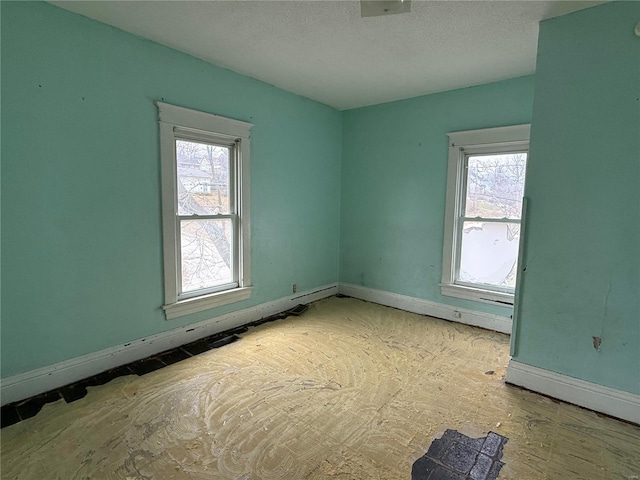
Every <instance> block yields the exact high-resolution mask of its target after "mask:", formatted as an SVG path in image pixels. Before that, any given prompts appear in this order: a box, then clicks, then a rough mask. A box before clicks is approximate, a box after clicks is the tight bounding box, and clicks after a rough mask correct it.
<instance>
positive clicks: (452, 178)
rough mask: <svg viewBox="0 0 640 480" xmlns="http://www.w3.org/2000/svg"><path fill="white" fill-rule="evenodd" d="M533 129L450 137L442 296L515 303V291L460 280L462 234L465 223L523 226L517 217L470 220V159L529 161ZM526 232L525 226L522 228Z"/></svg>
mask: <svg viewBox="0 0 640 480" xmlns="http://www.w3.org/2000/svg"><path fill="white" fill-rule="evenodd" d="M529 132H530V125H514V126H509V127H497V128H488V129H483V130H469V131H463V132H452V133H449V134H448V137H449V156H448V169H447V172H448V173H447V178H448V181H447V197H446V210H445V231H444V236H443V240H444V241H443V258H442V262H443V263H442V282H441V284H440V286H441V293H442V294H443V295H446V296H454V297H458V298H465V299H469V300H475V301H480V302H487V303H493V304H496V303H500V304H505V305H509V304H512V303H513V295H514V292H513V291H509V289H508V288H507V291H504V290H505V289H502V288H500V287H497V288H496V286H495V285H490V284H489V285H487V284H483V283H470V282H465V281H461V280H460V275H459V271H460V259H461V255H462V234H463V228H464V222H465V221H467V222H469V221H471V222H485V223H494V222H495V223H513V224H520V225H521V218H519V217H518V218H513V217H514V216H515V214H514V213H511V214H510V216H509V217H505V218H487V217H471V216H466V215H465V212H466V204H465V202H466V200H467V185H466V182H467V181H468V171H467V168H466V167H467V163H468V158H469V157H472V156H482V155H501V154H510V153H514V154H517V153H526V154H527V161H528V160H529ZM520 228H521V230H522V225H521V227H520Z"/></svg>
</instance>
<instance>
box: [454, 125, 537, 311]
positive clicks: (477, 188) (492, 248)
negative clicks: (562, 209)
mask: <svg viewBox="0 0 640 480" xmlns="http://www.w3.org/2000/svg"><path fill="white" fill-rule="evenodd" d="M529 130H530V126H529V125H516V126H511V127H502V128H490V129H484V130H473V131H466V132H455V133H450V134H449V170H448V176H447V201H446V212H445V232H444V248H443V263H442V265H443V266H442V283H441V291H442V294H443V295H449V296H453V297H459V298H466V299H469V300H477V301H482V302H489V303H498V304H505V305H512V304H513V295H514V291H515V282H516V271H517V262H518V251H519V244H520V222H521V214H522V199H523V195H524V182H525V171H526V163H527V157H528V152H529Z"/></svg>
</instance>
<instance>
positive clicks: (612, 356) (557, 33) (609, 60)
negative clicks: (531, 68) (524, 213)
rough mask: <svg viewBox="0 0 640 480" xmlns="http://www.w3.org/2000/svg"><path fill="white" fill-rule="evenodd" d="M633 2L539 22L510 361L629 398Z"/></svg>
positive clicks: (635, 338) (636, 372)
mask: <svg viewBox="0 0 640 480" xmlns="http://www.w3.org/2000/svg"><path fill="white" fill-rule="evenodd" d="M638 18H640V3H637V2H612V3H610V4H605V5H602V6H598V7H594V8H589V9H587V10H584V11H581V12H577V13H574V14H571V15H567V16H564V17H559V18H555V19H552V20H548V21H545V22H543V23H542V24H541V27H540V37H539V46H538V66H537V72H536V85H535V96H534V108H533V120H532V129H531V150H530V153H531V157H530V158H531V159H530V161H529V164H528V170H527V186H526V191H525V195H526V196H527V198H528V199H529V202H528V217H527V218H528V221H527V229H526V233H525V235H526V237H527V238H526V245H527V247H526V251H525V261H524V266H525V268H526V272H525V273H524V274H523V275H522V283H521V297H520V299H521V304H520V316H519V326H518V332H517V334H516V335H514V338H513V341H514V342H516V344H517V355H516V356H515V357H514V359H516V360H517V361H519V362H522V363H525V364H529V365H532V366H535V367H540V368H543V369H547V370H551V371H553V372H557V373H561V374H564V375H568V376H571V377H575V378H578V379H581V380H586V381H588V382H592V383H597V384H600V385H604V386H608V387H611V388H616V389H619V390H623V391H627V392H631V393H636V394H637V393H640V348H639V345H640V255H639V250H638V248H639V246H640V189H639V188H638V179H640V135H639V132H640V113H639V112H640V38H637V37H636V36H635V35H634V33H633V29H634V24H635V22H637V21H638Z"/></svg>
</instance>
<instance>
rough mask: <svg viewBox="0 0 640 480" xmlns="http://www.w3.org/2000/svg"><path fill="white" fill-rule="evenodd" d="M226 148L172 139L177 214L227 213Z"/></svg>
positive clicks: (227, 171) (227, 177)
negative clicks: (174, 154)
mask: <svg viewBox="0 0 640 480" xmlns="http://www.w3.org/2000/svg"><path fill="white" fill-rule="evenodd" d="M229 157H230V149H229V148H228V147H223V146H219V145H210V144H205V143H200V142H192V141H188V140H176V164H177V165H176V167H177V173H178V175H177V183H178V185H177V187H178V192H177V194H178V215H194V214H196V215H217V214H226V213H230V208H229V207H230V202H229Z"/></svg>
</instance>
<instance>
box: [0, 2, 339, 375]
mask: <svg viewBox="0 0 640 480" xmlns="http://www.w3.org/2000/svg"><path fill="white" fill-rule="evenodd" d="M1 9H2V10H1V14H2V140H3V142H2V152H1V153H2V190H1V191H2V227H3V228H2V260H3V264H2V377H5V378H6V377H8V376H11V375H14V374H18V373H21V372H24V371H28V370H31V369H34V368H38V367H42V366H45V365H50V364H53V363H56V362H59V361H62V360H66V359H69V358H72V357H76V356H79V355H83V354H86V353H89V352H93V351H97V350H100V349H103V348H107V347H110V346H113V345H118V344H121V343H124V342H128V341H131V340H134V339H138V338H143V337H145V336H148V335H151V334H155V333H159V332H161V331H163V330H167V329H172V328H175V327H178V326H180V325H183V324H187V323H192V322H195V321H198V320H202V319H206V318H211V317H213V316H215V315H217V314H219V313H222V312H225V311H229V310H232V309H238V308H242V307H247V306H250V305H254V304H258V303H263V302H266V301H269V300H273V299H276V298H280V297H283V296H286V295H289V294H291V284H292V283H294V282H295V283H297V285H298V289H299V291H303V290H307V289H311V288H314V287H318V286H321V285H325V284H327V283H332V282H336V281H337V280H338V251H339V221H338V218H339V215H340V213H339V212H340V165H341V154H342V151H341V145H342V114H341V113H340V112H339V111H337V110H334V109H332V108H329V107H327V106H324V105H321V104H319V103H316V102H313V101H311V100H308V99H305V98H302V97H299V96H296V95H293V94H290V93H287V92H284V91H282V90H279V89H277V88H275V87H273V86H270V85H267V84H265V83H262V82H259V81H256V80H254V79H251V78H248V77H245V76H242V75H238V74H235V73H233V72H230V71H227V70H224V69H222V68H218V67H216V66H213V65H211V64H208V63H205V62H203V61H200V60H198V59H196V58H193V57H190V56H188V55H185V54H182V53H178V52H176V51H173V50H171V49H169V48H165V47H163V46H161V45H158V44H155V43H153V42H150V41H147V40H143V39H141V38H138V37H135V36H132V35H130V34H127V33H124V32H122V31H120V30H117V29H115V28H111V27H108V26H105V25H103V24H100V23H98V22H94V21H92V20H89V19H86V18H84V17H81V16H79V15H76V14H72V13H69V12H66V11H64V10H61V9H59V8H57V7H53V6H51V5H48V4H43V3H32V2H15V3H14V2H2V3H1ZM160 99H163V100H164V101H166V102H168V103H173V104H176V105H181V106H186V107H191V108H195V109H199V110H204V111H208V112H211V113H215V114H218V115H224V116H229V117H232V118H237V119H240V120H245V121H249V122H251V123H253V124H254V125H255V126H254V128H253V130H252V145H251V147H252V158H251V213H252V224H251V228H252V244H251V245H252V279H253V283H254V285H255V290H254V294H253V296H252V298H251V299H250V300H248V301H246V302H243V303H240V304H236V305H233V306H226V307H224V308H221V309H218V310H212V311H207V312H202V313H199V314H196V315H192V316H190V317H184V318H182V319H176V320H172V321H166V320H165V319H164V315H163V312H162V311H161V310H160V305H161V304H162V303H163V296H164V294H163V281H162V253H161V251H162V245H161V212H160V160H159V140H158V124H157V111H156V107H155V106H154V104H153V102H154V100H160Z"/></svg>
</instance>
